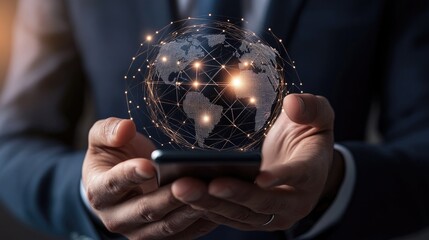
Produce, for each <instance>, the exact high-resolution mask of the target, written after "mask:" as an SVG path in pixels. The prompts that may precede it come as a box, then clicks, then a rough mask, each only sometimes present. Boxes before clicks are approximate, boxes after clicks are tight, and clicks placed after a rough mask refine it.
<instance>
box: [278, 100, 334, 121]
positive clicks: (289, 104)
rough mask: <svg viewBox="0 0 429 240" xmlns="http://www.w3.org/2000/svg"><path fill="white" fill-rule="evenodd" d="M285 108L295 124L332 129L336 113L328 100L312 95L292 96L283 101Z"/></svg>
mask: <svg viewBox="0 0 429 240" xmlns="http://www.w3.org/2000/svg"><path fill="white" fill-rule="evenodd" d="M283 108H284V110H285V112H286V114H287V116H288V117H289V119H290V120H292V121H293V122H295V123H298V124H306V125H310V126H312V127H315V128H321V129H332V128H333V123H334V111H333V109H332V107H331V105H330V104H329V102H328V100H327V99H326V98H324V97H322V96H316V95H312V94H290V95H287V96H286V97H285V98H284V100H283Z"/></svg>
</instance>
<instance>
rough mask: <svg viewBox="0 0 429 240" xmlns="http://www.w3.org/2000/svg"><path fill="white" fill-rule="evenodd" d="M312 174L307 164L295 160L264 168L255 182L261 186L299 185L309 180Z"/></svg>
mask: <svg viewBox="0 0 429 240" xmlns="http://www.w3.org/2000/svg"><path fill="white" fill-rule="evenodd" d="M310 176H311V175H310V173H309V169H308V168H307V167H306V164H303V162H300V161H295V162H291V163H288V164H282V165H278V166H273V167H272V168H270V169H265V170H262V171H261V173H260V174H259V175H258V177H257V178H256V180H255V183H256V184H257V185H258V186H259V187H261V188H272V187H275V186H279V185H289V186H299V185H301V184H304V183H306V182H308V181H309V179H310Z"/></svg>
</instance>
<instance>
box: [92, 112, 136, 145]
mask: <svg viewBox="0 0 429 240" xmlns="http://www.w3.org/2000/svg"><path fill="white" fill-rule="evenodd" d="M135 136H136V127H135V125H134V122H133V121H131V120H128V119H119V118H107V119H104V120H100V121H97V122H96V123H95V124H94V125H93V126H92V128H91V130H90V131H89V136H88V141H89V146H94V147H122V146H124V145H125V144H127V143H128V142H129V141H130V140H131V139H133V138H134V137H135Z"/></svg>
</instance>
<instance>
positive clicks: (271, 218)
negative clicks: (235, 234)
mask: <svg viewBox="0 0 429 240" xmlns="http://www.w3.org/2000/svg"><path fill="white" fill-rule="evenodd" d="M275 216H276V215H275V214H271V217H270V219H268V221H267V222H266V223H264V224H262V226H267V225H268V224H270V223H271V222H272V221H273V220H274V217H275Z"/></svg>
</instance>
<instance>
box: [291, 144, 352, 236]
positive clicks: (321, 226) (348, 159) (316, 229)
mask: <svg viewBox="0 0 429 240" xmlns="http://www.w3.org/2000/svg"><path fill="white" fill-rule="evenodd" d="M334 149H335V150H337V151H338V152H340V153H341V154H342V155H343V158H344V165H345V173H344V179H343V183H342V184H341V186H340V189H339V191H338V193H337V196H336V197H335V199H334V201H333V202H332V205H331V206H330V207H329V208H328V209H327V210H326V212H325V213H324V214H323V215H322V217H320V219H319V220H318V221H317V222H316V224H314V225H313V227H311V228H310V230H308V232H306V233H304V234H302V235H301V236H298V239H306V238H314V237H316V236H317V235H318V234H320V233H322V232H323V231H325V230H326V229H328V228H329V227H331V226H332V225H334V224H335V223H336V222H338V220H340V218H341V217H342V216H343V214H344V212H345V211H346V209H347V206H348V204H349V202H350V199H351V197H352V194H353V190H354V186H355V183H356V166H355V162H354V158H353V155H352V154H351V152H350V151H349V150H348V149H347V148H345V147H343V146H341V145H339V144H335V145H334Z"/></svg>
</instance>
